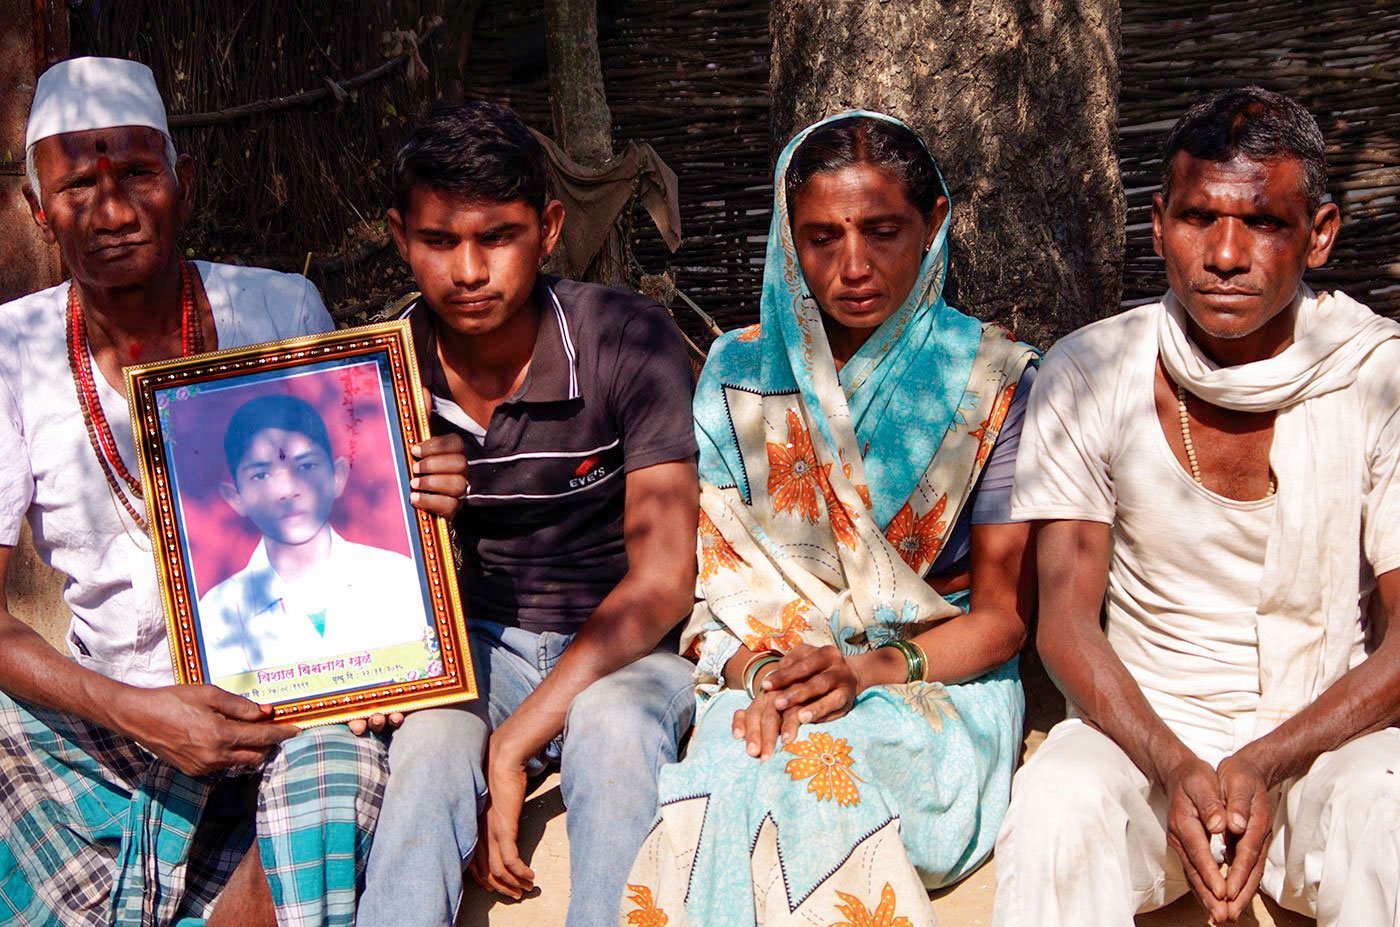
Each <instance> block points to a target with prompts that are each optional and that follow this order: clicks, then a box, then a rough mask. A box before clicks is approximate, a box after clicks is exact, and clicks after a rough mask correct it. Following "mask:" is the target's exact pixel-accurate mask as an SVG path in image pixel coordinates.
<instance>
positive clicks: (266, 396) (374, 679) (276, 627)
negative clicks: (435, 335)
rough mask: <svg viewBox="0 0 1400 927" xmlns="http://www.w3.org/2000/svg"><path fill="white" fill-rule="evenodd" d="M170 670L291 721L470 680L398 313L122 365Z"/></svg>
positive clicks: (391, 702)
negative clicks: (414, 472) (413, 462)
mask: <svg viewBox="0 0 1400 927" xmlns="http://www.w3.org/2000/svg"><path fill="white" fill-rule="evenodd" d="M126 382H127V391H128V395H129V396H130V397H131V414H132V427H133V431H134V433H135V435H136V444H137V449H138V453H139V456H140V466H141V479H142V483H143V487H144V492H145V498H146V508H147V512H148V522H149V524H150V531H151V539H152V542H153V544H154V547H155V557H156V569H157V572H158V574H159V578H160V586H161V596H162V599H163V602H164V606H165V614H166V620H167V622H168V624H169V629H170V645H171V651H172V654H171V655H172V658H173V660H174V665H175V677H176V679H178V680H179V681H180V682H182V683H212V684H213V685H216V686H219V687H220V688H222V689H226V690H228V691H229V692H233V693H234V694H236V695H242V696H245V697H247V698H249V699H252V700H253V701H256V702H260V703H263V704H269V705H272V706H273V710H274V717H276V718H278V719H279V720H285V721H291V722H294V723H297V724H300V725H302V726H304V727H310V726H313V725H317V724H330V723H332V722H336V721H344V720H348V719H351V718H359V717H364V716H365V715H368V714H371V713H373V712H376V711H385V712H387V711H407V710H410V709H414V708H426V707H429V706H432V705H443V704H447V703H450V702H458V701H464V700H466V699H470V698H475V697H476V680H475V677H474V676H473V674H472V666H471V655H470V651H469V649H468V646H467V634H466V626H465V622H464V620H463V615H462V610H461V605H460V600H459V598H458V595H457V579H456V569H455V566H454V562H453V557H452V549H451V545H450V541H449V539H448V532H447V524H446V521H445V520H444V519H442V518H439V517H437V516H433V515H429V514H427V513H425V512H420V511H418V510H417V509H415V508H413V506H412V505H410V504H409V485H408V481H409V479H410V456H409V448H410V447H412V446H413V445H414V444H416V443H417V442H418V441H420V440H422V439H424V438H426V437H427V436H428V428H427V414H426V411H425V410H424V408H423V402H422V394H421V391H420V386H419V380H418V369H417V366H416V365H415V363H414V353H413V344H412V338H411V335H410V334H409V329H408V323H407V322H387V323H384V324H380V325H369V326H364V327H361V328H353V329H346V330H344V331H338V332H333V333H330V334H326V335H316V336H311V337H306V338H296V339H292V340H288V341H278V342H273V343H271V344H264V345H256V346H253V347H247V348H235V349H232V350H227V351H217V352H213V353H210V354H201V355H198V356H195V357H187V358H177V359H175V360H170V361H162V362H160V363H155V364H145V365H141V366H137V367H129V368H127V369H126Z"/></svg>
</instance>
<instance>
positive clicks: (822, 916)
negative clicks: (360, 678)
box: [621, 112, 1035, 927]
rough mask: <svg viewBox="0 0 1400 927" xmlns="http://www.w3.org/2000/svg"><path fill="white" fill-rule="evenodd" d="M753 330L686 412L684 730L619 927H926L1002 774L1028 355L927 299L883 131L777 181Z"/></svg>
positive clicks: (929, 222) (808, 149) (919, 228)
mask: <svg viewBox="0 0 1400 927" xmlns="http://www.w3.org/2000/svg"><path fill="white" fill-rule="evenodd" d="M774 190H775V196H774V199H775V203H774V209H773V220H772V226H771V228H770V231H769V237H768V254H767V266H766V268H765V272H764V282H763V296H762V305H761V310H760V324H759V325H756V326H753V327H752V328H749V329H746V330H743V331H741V332H737V333H731V334H729V335H726V336H724V337H723V338H721V339H719V340H718V341H716V343H715V346H714V349H713V351H712V353H711V355H710V358H709V362H708V363H707V364H706V366H705V370H704V373H703V375H702V376H701V379H700V383H699V386H698V389H697V395H696V400H695V417H696V430H697V433H698V437H699V440H700V448H701V450H700V472H701V481H702V491H701V507H702V510H703V511H702V515H701V519H700V561H701V562H700V592H701V600H700V601H699V602H698V603H697V605H696V610H695V614H694V616H693V618H692V621H691V623H690V625H689V627H688V629H687V643H688V646H689V648H690V652H691V653H692V654H693V655H695V656H696V657H697V659H698V661H699V666H698V669H697V679H698V683H699V685H698V690H699V699H700V711H699V715H698V721H697V727H696V731H695V734H694V737H693V739H692V741H691V745H690V749H689V753H688V755H687V757H686V759H685V760H684V761H683V762H681V763H678V764H676V765H673V766H670V767H667V768H666V769H664V770H663V771H662V774H661V785H660V791H661V813H660V817H659V820H658V822H657V824H656V826H655V828H654V829H653V831H652V832H651V834H650V835H649V836H648V838H647V841H646V843H645V845H644V846H643V847H642V850H641V852H640V854H639V855H638V858H637V861H636V863H635V865H634V867H633V871H632V877H631V879H629V882H630V884H629V886H628V890H627V893H626V897H625V898H624V901H623V905H622V912H621V923H623V924H627V925H633V927H661V925H663V924H664V925H666V927H681V925H685V924H690V925H695V927H750V925H769V927H774V925H799V924H800V925H822V927H825V925H856V927H918V925H926V924H932V923H933V910H932V907H931V906H930V904H929V900H928V896H927V890H928V889H932V888H938V887H941V886H944V885H948V884H951V883H953V882H955V881H957V880H958V879H960V878H962V877H963V876H965V875H966V874H968V873H969V872H971V871H972V870H973V869H975V868H976V867H977V866H978V865H980V864H981V863H982V862H983V860H985V859H986V857H987V855H988V854H989V853H990V852H991V849H992V844H993V841H994V839H995V837H996V832H997V828H998V826H999V825H1000V823H1001V818H1002V815H1003V813H1004V811H1005V809H1006V805H1007V800H1008V797H1009V792H1010V784H1011V773H1012V769H1013V766H1014V765H1015V762H1016V759H1017V756H1018V755H1019V751H1020V743H1021V722H1022V715H1023V711H1024V700H1023V695H1022V691H1021V684H1020V680H1019V677H1018V674H1017V664H1016V655H1017V653H1018V652H1019V650H1020V648H1021V645H1022V643H1023V642H1024V640H1025V637H1026V627H1027V625H1026V622H1027V616H1028V614H1029V609H1030V604H1029V590H1028V581H1027V579H1026V577H1027V576H1028V575H1029V570H1028V569H1026V564H1025V559H1026V558H1025V550H1026V541H1027V537H1028V527H1027V526H1026V525H1018V524H1011V523H1009V521H1010V519H1009V496H1010V474H1011V467H1012V463H1013V460H1014V454H1015V443H1016V441H1015V437H1016V436H1017V435H1018V434H1019V416H1020V415H1021V413H1022V411H1023V409H1024V397H1025V392H1026V389H1027V388H1028V386H1029V379H1030V369H1031V366H1032V365H1033V363H1034V360H1035V354H1034V351H1033V350H1032V349H1031V348H1029V347H1027V346H1026V345H1023V344H1019V343H1017V342H1016V341H1014V340H1013V339H1011V338H1010V337H1009V336H1008V334H1007V333H1006V332H1005V331H1004V330H1002V329H998V328H996V327H994V326H990V325H983V324H982V323H980V322H978V321H977V320H975V319H973V318H970V317H968V316H966V315H963V314H962V313H960V312H958V311H957V310H956V309H953V308H952V307H950V306H948V305H947V304H946V303H945V302H944V300H943V296H942V293H943V285H944V282H945V280H946V278H947V271H948V250H947V232H948V225H949V202H948V197H947V191H946V188H945V187H944V185H943V181H942V178H941V177H940V175H939V173H938V169H937V167H936V165H935V164H934V161H933V158H932V156H931V155H930V154H929V152H928V151H927V149H926V148H925V147H924V145H923V143H922V142H921V141H920V140H919V138H918V136H917V135H915V134H914V133H913V132H912V131H911V130H910V129H909V128H908V127H907V126H905V125H904V124H903V123H901V122H899V121H897V120H894V119H891V118H889V117H886V116H881V115H878V114H874V113H863V112H854V113H843V114H841V115H839V116H835V117H832V118H830V119H827V120H824V121H822V122H819V123H817V124H816V125H814V126H811V127H809V128H807V129H805V130H803V131H802V132H800V133H798V135H797V136H796V137H795V138H794V139H793V140H792V141H791V142H790V143H789V144H788V145H787V147H786V148H785V149H784V151H783V153H782V155H781V157H780V158H779V161H778V166H777V172H776V176H775V183H774Z"/></svg>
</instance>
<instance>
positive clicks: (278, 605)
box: [199, 396, 429, 691]
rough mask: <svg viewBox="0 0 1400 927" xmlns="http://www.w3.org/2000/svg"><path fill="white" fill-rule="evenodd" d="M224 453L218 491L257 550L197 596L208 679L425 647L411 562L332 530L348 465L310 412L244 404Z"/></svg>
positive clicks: (304, 407) (277, 404)
mask: <svg viewBox="0 0 1400 927" xmlns="http://www.w3.org/2000/svg"><path fill="white" fill-rule="evenodd" d="M224 451H225V455H226V456H227V458H228V465H229V474H230V481H229V482H226V483H222V484H220V486H219V490H220V492H221V493H222V495H223V497H224V501H226V502H227V503H228V504H229V506H230V507H232V508H233V510H234V511H235V512H237V513H238V514H239V515H242V516H243V517H244V518H247V519H248V520H249V521H251V522H252V523H253V524H254V525H255V526H256V527H257V529H258V531H259V532H261V534H262V540H260V541H259V542H258V546H257V547H255V548H254V549H253V553H252V556H251V557H249V559H248V564H247V565H246V566H245V567H244V568H243V569H241V570H239V571H238V572H237V573H235V574H233V575H232V576H230V577H229V578H228V579H225V580H224V581H223V582H221V583H219V584H218V585H217V586H215V587H214V588H212V589H210V590H209V591H208V592H207V593H205V594H204V595H203V596H201V597H200V600H199V623H200V627H201V630H202V631H203V634H204V641H205V645H204V649H205V656H206V658H207V661H208V668H209V677H210V678H211V679H213V680H216V681H218V680H220V679H222V678H224V677H228V676H232V675H235V674H239V673H247V672H249V671H251V670H257V669H263V668H265V667H270V666H283V665H287V664H291V663H296V662H299V661H303V660H320V659H324V658H326V657H333V656H336V655H344V654H347V653H349V652H351V651H358V650H374V649H377V648H379V647H388V646H392V645H394V644H404V643H410V642H413V641H421V640H423V637H424V634H425V632H426V631H427V630H428V620H429V618H428V616H429V613H428V607H427V604H426V603H425V602H424V600H423V593H422V590H421V587H420V586H419V583H418V568H417V567H416V566H414V563H413V561H412V560H411V559H409V558H408V557H405V556H404V555H403V554H400V553H397V552H395V551H391V550H384V549H383V548H381V547H371V546H369V545H367V544H355V543H353V542H351V541H347V540H345V539H344V538H343V537H341V536H340V535H339V534H338V533H337V532H336V531H335V530H334V529H333V528H332V527H331V522H330V518H331V512H332V510H333V509H334V508H335V501H336V500H337V499H339V498H340V497H341V495H342V494H343V493H344V492H345V487H346V485H347V484H348V482H349V479H350V464H349V462H348V461H347V460H346V459H345V458H344V457H336V456H334V454H333V452H332V450H331V441H330V436H329V434H327V432H326V423H325V420H324V419H322V418H321V415H320V413H318V412H317V411H316V410H315V409H314V408H313V407H312V406H311V404H310V403H308V402H306V401H305V400H303V399H299V398H297V397H295V396H262V397H259V398H257V399H252V400H249V401H248V402H246V403H244V404H243V405H241V406H239V407H238V409H237V410H236V411H235V412H234V413H233V417H232V418H231V419H230V421H229V425H228V429H227V431H226V434H225V436H224ZM225 688H227V686H225ZM234 691H243V690H234Z"/></svg>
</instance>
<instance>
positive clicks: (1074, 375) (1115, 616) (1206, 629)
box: [1012, 310, 1400, 763]
mask: <svg viewBox="0 0 1400 927" xmlns="http://www.w3.org/2000/svg"><path fill="white" fill-rule="evenodd" d="M1156 364H1157V331H1156V328H1155V326H1154V324H1153V323H1152V319H1151V317H1150V316H1148V315H1147V314H1146V312H1144V311H1142V310H1130V311H1128V312H1125V313H1123V314H1121V315H1118V316H1115V317H1113V318H1109V319H1105V320H1103V321H1101V322H1097V323H1095V324H1093V325H1090V326H1087V327H1086V328H1083V329H1081V330H1079V331H1078V332H1075V333H1074V334H1072V335H1070V336H1068V337H1066V338H1064V339H1063V340H1061V341H1060V342H1059V343H1058V344H1057V345H1056V346H1055V347H1054V349H1053V350H1051V351H1050V353H1049V354H1048V355H1047V356H1046V359H1045V363H1044V364H1043V365H1042V367H1041V371H1040V375H1039V377H1037V380H1036V385H1035V389H1034V391H1033V392H1032V394H1031V401H1030V409H1029V410H1028V413H1027V420H1026V424H1025V427H1024V429H1023V432H1022V438H1021V442H1022V443H1021V454H1020V456H1019V457H1018V459H1017V469H1016V484H1015V489H1014V490H1013V494H1012V517H1013V518H1015V519H1017V520H1026V521H1032V520H1078V521H1097V522H1102V523H1105V524H1109V525H1111V526H1112V533H1111V538H1112V555H1111V560H1110V565H1109V576H1108V591H1107V599H1106V603H1105V612H1106V618H1107V624H1106V628H1105V631H1106V634H1107V636H1108V639H1109V641H1110V643H1111V644H1112V646H1113V648H1114V650H1115V652H1116V653H1117V654H1118V656H1119V657H1120V659H1122V661H1123V664H1124V665H1125V666H1126V667H1127V669H1128V672H1129V673H1130V674H1132V676H1133V678H1134V679H1135V680H1136V681H1137V683H1138V685H1139V686H1140V687H1141V688H1142V691H1143V694H1144V695H1145V696H1146V697H1147V700H1148V702H1149V704H1151V706H1152V708H1153V709H1154V710H1155V711H1156V712H1157V713H1158V715H1160V716H1161V718H1162V720H1163V721H1164V722H1166V724H1167V726H1168V727H1169V728H1171V729H1172V731H1173V732H1175V733H1176V734H1177V736H1179V737H1180V738H1181V739H1182V740H1183V741H1184V742H1185V743H1186V744H1187V745H1188V746H1189V747H1191V748H1192V749H1193V750H1195V751H1196V752H1197V753H1198V754H1199V755H1201V756H1202V757H1203V758H1205V759H1207V760H1208V761H1210V762H1212V763H1214V762H1217V761H1218V760H1219V759H1221V758H1223V757H1224V756H1226V755H1228V754H1230V753H1232V752H1234V751H1235V750H1236V749H1238V748H1239V747H1241V746H1243V745H1244V744H1246V743H1248V742H1249V741H1251V740H1253V739H1254V738H1255V736H1256V734H1255V725H1254V717H1253V712H1254V710H1255V709H1256V708H1257V706H1258V704H1259V693H1260V682H1259V650H1258V630H1257V627H1258V625H1257V622H1258V613H1257V608H1258V605H1259V601H1260V579H1261V576H1262V574H1263V569H1264V553H1265V549H1266V546H1267V542H1268V537H1269V530H1270V527H1271V524H1272V519H1273V508H1274V505H1275V500H1274V498H1272V497H1270V498H1265V499H1260V500H1256V501H1248V502H1239V501H1236V500H1232V499H1227V498H1225V497H1223V496H1220V495H1217V494H1215V493H1213V492H1211V491H1209V490H1207V489H1205V488H1204V487H1202V486H1200V485H1198V484H1197V483H1196V482H1195V480H1194V479H1192V477H1191V475H1190V473H1188V472H1187V471H1186V469H1185V468H1184V467H1183V466H1182V465H1181V464H1180V463H1179V462H1178V461H1177V459H1176V457H1175V456H1174V455H1173V453H1172V450H1171V447H1170V445H1168V443H1167V439H1166V435H1165V434H1164V433H1163V431H1162V425H1161V423H1160V421H1159V420H1158V417H1157V411H1156V406H1155V403H1154V399H1153V378H1154V375H1155V370H1156ZM1366 366H1367V369H1366V370H1364V371H1363V373H1362V375H1361V376H1360V377H1358V380H1357V384H1356V386H1355V387H1354V388H1356V389H1358V390H1360V391H1361V395H1362V397H1363V402H1362V406H1363V408H1364V410H1365V411H1364V415H1365V418H1366V435H1367V448H1368V460H1369V464H1370V469H1371V474H1370V477H1371V478H1370V479H1369V480H1368V481H1367V486H1368V490H1369V491H1368V494H1367V500H1366V504H1365V506H1364V515H1363V518H1364V521H1365V523H1366V530H1365V531H1364V532H1363V534H1364V535H1365V541H1366V549H1365V550H1364V551H1363V554H1364V557H1363V559H1364V560H1366V561H1369V563H1370V564H1371V566H1372V567H1374V569H1375V572H1376V573H1380V572H1385V571H1386V570H1389V569H1393V568H1395V567H1396V566H1400V484H1397V485H1395V486H1394V487H1392V480H1393V478H1394V477H1395V476H1396V474H1397V472H1398V471H1400V417H1397V416H1396V414H1395V413H1396V408H1397V407H1396V403H1395V397H1396V396H1400V374H1398V373H1397V372H1400V349H1397V348H1396V347H1394V346H1387V347H1384V348H1382V349H1380V350H1378V351H1377V352H1376V353H1375V354H1374V355H1373V356H1372V357H1371V359H1370V360H1369V361H1368V363H1367V365H1366ZM1387 368H1388V369H1387ZM1387 396H1389V397H1390V398H1389V399H1387V398H1386V397H1387ZM1362 541H1363V539H1362V538H1358V539H1357V543H1358V544H1361V543H1362ZM1368 573H1369V571H1368ZM1374 585H1375V584H1374V579H1373V577H1372V576H1371V575H1368V576H1367V577H1365V578H1364V579H1363V583H1362V591H1363V596H1368V595H1369V593H1370V591H1371V589H1373V588H1374ZM1361 604H1362V605H1364V602H1363V603H1361ZM1364 613H1365V610H1364V608H1363V607H1359V608H1358V611H1357V623H1356V630H1355V638H1354V642H1353V657H1352V665H1355V664H1356V663H1359V662H1360V661H1361V660H1362V659H1363V658H1364V656H1365V647H1364V645H1365V639H1366V638H1365V621H1364ZM1071 711H1072V712H1073V708H1071Z"/></svg>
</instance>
